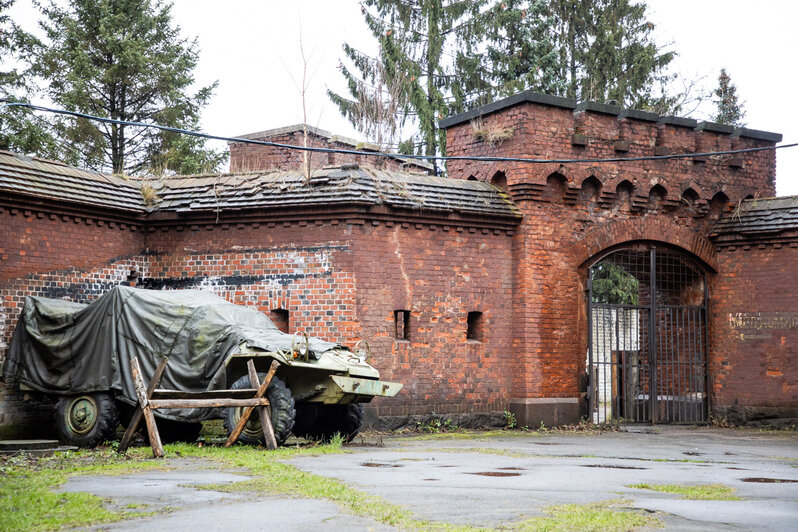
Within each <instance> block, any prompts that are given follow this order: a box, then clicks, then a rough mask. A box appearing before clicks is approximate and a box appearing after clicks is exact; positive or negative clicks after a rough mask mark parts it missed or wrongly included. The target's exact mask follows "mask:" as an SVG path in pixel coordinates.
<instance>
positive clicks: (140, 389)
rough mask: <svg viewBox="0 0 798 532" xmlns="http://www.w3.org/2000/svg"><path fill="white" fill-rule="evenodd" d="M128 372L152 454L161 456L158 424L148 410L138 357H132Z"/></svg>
mask: <svg viewBox="0 0 798 532" xmlns="http://www.w3.org/2000/svg"><path fill="white" fill-rule="evenodd" d="M130 372H131V373H132V375H133V387H134V388H135V389H136V396H137V397H138V399H139V405H140V407H141V411H142V413H143V415H144V421H145V422H146V423H147V434H148V435H149V437H150V445H151V446H152V455H153V457H155V458H163V445H161V436H160V434H158V426H157V425H156V424H155V416H153V415H152V410H150V405H149V403H148V400H147V389H146V388H145V387H144V380H143V379H142V378H141V367H139V359H138V358H133V360H131V361H130ZM150 384H152V383H150ZM153 388H155V386H153Z"/></svg>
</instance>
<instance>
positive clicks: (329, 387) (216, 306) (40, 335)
mask: <svg viewBox="0 0 798 532" xmlns="http://www.w3.org/2000/svg"><path fill="white" fill-rule="evenodd" d="M164 356H166V357H169V360H168V363H167V365H166V369H165V371H164V374H163V377H162V378H161V381H160V384H159V387H160V388H163V389H170V390H180V391H189V392H196V391H206V390H224V389H242V388H251V385H250V381H249V377H248V374H247V361H248V360H252V361H253V362H254V364H255V367H256V369H257V370H258V371H259V372H263V373H259V377H260V378H261V379H262V378H263V375H264V374H265V372H266V370H267V369H268V368H269V366H270V365H271V363H272V361H275V360H276V361H278V362H279V363H280V367H279V369H278V370H277V374H276V376H275V378H274V379H273V380H272V383H271V385H270V386H269V389H268V390H267V397H268V399H269V403H270V409H271V420H272V425H273V428H274V434H275V437H276V439H277V442H278V444H281V443H283V442H284V441H285V440H286V439H287V438H288V436H289V435H290V434H291V433H292V432H293V433H294V434H296V435H297V436H301V437H306V438H313V439H328V438H330V437H331V436H332V435H333V434H335V433H340V434H341V435H342V436H343V437H344V438H347V439H351V438H352V437H353V436H354V435H355V434H356V433H357V432H358V430H359V429H360V426H361V423H362V419H363V409H362V403H366V402H369V401H371V400H372V398H374V397H377V396H383V397H391V396H394V395H396V394H397V393H398V392H399V390H400V389H401V388H402V385H401V384H399V383H395V382H385V381H381V380H379V372H378V371H377V370H376V369H374V368H373V367H372V366H371V365H369V364H368V362H367V359H368V357H369V351H368V346H367V345H363V346H362V348H360V346H356V347H355V349H354V350H352V349H349V348H347V347H344V346H343V345H340V344H335V343H332V342H327V341H324V340H321V339H318V338H309V337H308V336H306V335H305V334H302V333H299V332H297V333H295V334H293V335H291V334H286V333H283V332H281V331H280V330H279V329H278V328H277V327H276V326H275V325H274V323H272V321H271V320H270V319H269V318H268V317H267V316H266V315H264V314H263V313H261V312H259V311H257V310H256V309H253V308H251V307H245V306H241V305H235V304H232V303H229V302H228V301H226V300H225V299H223V298H221V297H219V296H216V295H215V294H212V293H210V292H205V291H200V290H166V291H162V290H144V289H137V288H131V287H126V286H118V287H116V288H114V289H112V290H111V291H109V292H107V293H106V294H104V295H103V296H101V297H99V298H98V299H96V300H95V301H93V302H92V303H90V304H80V303H73V302H69V301H62V300H55V299H46V298H40V297H27V298H26V299H25V305H24V308H23V310H22V314H21V316H20V319H19V323H18V324H17V327H16V328H15V330H14V335H13V338H12V341H11V345H10V347H9V350H8V354H7V357H6V361H5V364H4V366H3V376H4V378H5V379H6V381H7V382H9V381H13V382H18V383H19V385H20V388H23V389H24V388H27V389H33V390H38V391H40V392H44V393H47V394H52V395H55V396H57V397H58V402H57V417H56V429H57V432H58V435H59V437H60V439H61V440H62V441H63V442H65V443H70V444H73V445H79V446H83V447H91V446H94V445H97V444H99V443H101V442H103V441H105V440H107V439H109V438H111V437H112V436H113V434H114V431H115V429H116V426H117V425H118V423H119V421H120V420H121V421H122V423H123V424H124V423H126V422H127V421H129V417H130V415H131V413H132V411H133V406H134V405H135V404H136V393H135V390H134V387H133V382H132V378H131V375H130V361H131V360H132V359H133V358H134V357H137V358H138V360H139V364H140V366H141V370H142V373H143V377H144V379H145V381H149V380H150V378H151V377H152V375H153V374H154V372H155V368H156V366H157V365H158V363H159V361H160V360H161V357H164ZM240 415H241V409H240V408H227V409H219V408H192V409H170V410H159V411H157V412H156V416H157V417H158V418H159V419H158V420H157V424H158V428H159V432H160V434H161V438H162V440H164V441H180V440H182V441H191V440H193V439H196V437H197V436H198V435H199V430H200V428H201V424H200V422H201V421H203V420H207V419H214V418H222V419H224V426H225V427H226V428H227V430H228V431H231V430H232V429H233V427H235V424H236V422H237V421H238V419H239V418H240ZM126 418H127V419H126ZM262 439H263V431H262V430H261V428H260V421H259V420H258V419H257V416H252V417H251V418H250V421H249V423H248V424H247V426H246V428H245V429H244V432H243V433H242V434H241V437H240V438H239V441H242V442H244V443H258V442H260V441H262Z"/></svg>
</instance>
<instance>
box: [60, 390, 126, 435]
mask: <svg viewBox="0 0 798 532" xmlns="http://www.w3.org/2000/svg"><path fill="white" fill-rule="evenodd" d="M56 412H57V417H56V423H55V424H56V430H57V431H58V439H59V440H60V441H61V442H62V443H65V444H67V445H76V446H78V447H95V446H97V445H99V444H101V443H102V442H104V441H106V440H108V439H111V438H112V437H113V436H114V433H115V431H116V426H117V425H119V409H118V408H117V404H116V399H114V397H113V395H111V394H110V393H86V394H81V395H70V396H65V397H61V398H59V399H58V404H57V405H56Z"/></svg>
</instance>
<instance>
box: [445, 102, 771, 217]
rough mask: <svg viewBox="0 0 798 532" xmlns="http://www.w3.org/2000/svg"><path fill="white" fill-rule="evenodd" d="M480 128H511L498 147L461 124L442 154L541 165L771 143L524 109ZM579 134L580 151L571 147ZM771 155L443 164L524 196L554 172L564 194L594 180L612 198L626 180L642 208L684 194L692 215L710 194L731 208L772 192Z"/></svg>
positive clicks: (505, 112)
mask: <svg viewBox="0 0 798 532" xmlns="http://www.w3.org/2000/svg"><path fill="white" fill-rule="evenodd" d="M483 122H484V124H486V127H505V128H512V129H513V130H514V134H513V137H512V138H510V139H509V140H506V141H504V142H503V143H501V144H499V145H498V146H491V145H490V144H489V143H487V142H484V141H481V140H477V139H476V138H475V137H474V133H473V128H472V125H471V124H470V123H469V122H465V123H462V124H458V125H456V126H452V127H451V128H450V129H449V130H448V131H447V137H446V138H447V140H446V149H447V155H450V156H460V155H479V156H497V155H498V156H505V157H530V158H546V159H554V158H557V159H570V158H599V157H603V158H611V157H636V156H647V155H664V154H668V153H671V154H673V153H692V152H697V151H701V152H703V151H705V150H724V149H744V148H755V147H762V146H770V145H772V144H773V143H771V142H766V141H763V140H757V139H753V138H747V137H733V136H730V135H725V134H719V133H713V132H709V131H695V130H694V129H692V128H686V127H681V126H676V125H657V123H656V122H648V121H644V120H637V119H633V118H624V119H622V120H618V119H617V118H616V117H615V116H613V115H608V114H600V113H596V112H593V111H584V112H582V113H578V114H576V115H574V113H573V112H572V111H571V110H570V109H565V108H559V107H552V106H546V105H535V104H531V103H525V104H521V105H517V106H515V107H510V108H507V109H504V110H501V111H498V112H496V113H494V114H491V115H488V116H486V117H484V119H483ZM574 135H581V136H582V137H584V140H586V142H587V145H586V146H582V145H580V144H577V143H574ZM775 157H776V156H775V151H773V150H769V151H761V152H753V153H747V154H744V155H742V156H740V155H736V156H718V157H713V158H708V159H698V160H692V159H672V160H656V161H641V162H622V163H602V164H600V165H595V166H593V165H591V164H589V163H582V164H576V163H569V164H567V165H565V166H564V167H562V168H560V165H559V164H528V163H498V162H480V161H450V162H449V163H448V164H447V170H448V172H449V176H450V177H454V178H461V179H465V178H468V177H469V176H474V177H475V178H477V179H480V180H483V181H490V180H491V179H492V178H493V177H494V175H495V174H496V172H503V173H504V174H505V175H506V176H507V182H508V184H509V185H511V186H512V185H513V184H521V183H523V184H525V185H527V189H528V191H529V193H530V194H535V192H536V191H537V190H538V189H539V187H541V186H544V185H545V184H546V178H547V176H549V175H550V174H552V173H553V172H557V171H559V172H560V173H562V174H563V175H564V176H565V177H566V179H567V181H568V186H569V190H577V189H579V188H581V184H582V182H583V181H584V180H585V179H586V178H587V177H589V176H591V175H594V176H595V177H596V178H597V179H598V180H599V181H600V182H601V184H602V190H601V192H602V197H603V198H605V199H606V198H607V197H609V196H611V195H614V194H615V190H616V187H617V185H618V184H619V183H621V182H622V181H624V180H628V181H629V182H630V183H631V184H632V186H633V187H634V192H633V198H632V199H633V201H637V202H640V201H643V202H645V201H646V200H647V198H648V196H649V191H650V189H651V188H652V187H654V186H655V185H657V184H658V185H660V186H663V187H664V188H665V189H666V191H667V196H666V202H670V203H674V202H675V203H680V202H681V195H682V192H684V191H685V190H686V189H687V188H692V189H693V190H694V191H695V192H696V193H697V194H698V196H699V202H698V205H697V206H696V207H697V208H698V209H699V210H702V209H705V208H707V207H708V203H709V202H710V201H711V200H712V198H713V197H714V196H715V194H717V193H718V192H724V193H725V194H726V196H728V198H729V200H730V201H731V202H732V203H736V202H737V201H739V200H741V199H743V198H745V197H746V196H748V195H755V194H759V196H761V197H766V196H768V197H769V196H773V195H774V194H775V172H776V164H775Z"/></svg>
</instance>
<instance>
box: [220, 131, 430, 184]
mask: <svg viewBox="0 0 798 532" xmlns="http://www.w3.org/2000/svg"><path fill="white" fill-rule="evenodd" d="M253 139H254V140H268V141H270V142H276V143H280V144H289V145H292V146H304V134H303V132H302V130H299V131H289V132H284V133H279V134H275V135H269V136H258V137H257V138H254V137H253ZM308 145H309V146H312V147H315V148H332V149H338V150H346V151H353V150H356V151H362V152H363V153H367V152H369V151H370V152H373V151H375V150H376V149H377V147H376V146H371V145H370V149H365V148H358V146H357V145H354V146H353V145H352V144H349V143H345V142H341V141H337V140H335V137H332V138H326V137H323V136H319V135H316V134H313V133H309V134H308ZM229 147H230V171H231V172H233V173H235V172H250V171H256V170H270V169H281V170H297V169H301V168H304V160H305V159H304V153H305V152H302V151H300V150H291V149H286V148H279V147H275V146H263V145H258V144H247V143H243V142H231V143H230V145H229ZM309 157H310V167H311V169H313V170H316V169H319V168H322V167H324V166H341V165H344V164H359V165H367V166H375V167H377V168H382V169H385V170H393V171H399V170H402V169H411V170H416V171H421V172H424V173H427V172H428V169H427V168H425V167H422V166H418V165H416V164H414V163H412V162H411V161H409V160H407V159H394V158H391V157H374V156H367V155H355V154H347V153H310V155H309Z"/></svg>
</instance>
